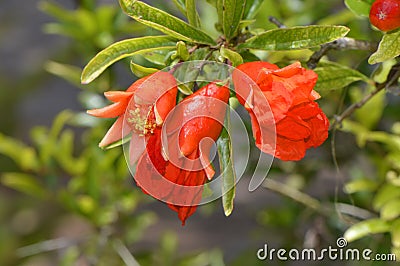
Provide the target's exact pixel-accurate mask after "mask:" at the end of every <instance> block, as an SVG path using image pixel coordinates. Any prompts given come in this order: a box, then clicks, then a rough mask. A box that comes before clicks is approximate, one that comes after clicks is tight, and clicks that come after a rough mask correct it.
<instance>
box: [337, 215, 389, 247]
mask: <svg viewBox="0 0 400 266" xmlns="http://www.w3.org/2000/svg"><path fill="white" fill-rule="evenodd" d="M389 230H390V224H389V223H388V222H386V221H384V220H381V219H377V218H375V219H369V220H365V221H362V222H359V223H356V224H355V225H353V226H351V227H350V228H349V229H347V230H346V232H345V233H344V238H345V239H347V241H349V242H352V241H354V240H357V239H360V238H362V237H365V236H368V235H371V234H378V233H385V232H388V231H389Z"/></svg>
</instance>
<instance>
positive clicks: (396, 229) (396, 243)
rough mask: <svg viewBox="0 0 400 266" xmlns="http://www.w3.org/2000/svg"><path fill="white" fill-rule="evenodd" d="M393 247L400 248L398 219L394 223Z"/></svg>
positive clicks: (392, 233)
mask: <svg viewBox="0 0 400 266" xmlns="http://www.w3.org/2000/svg"><path fill="white" fill-rule="evenodd" d="M391 235H392V245H393V246H395V247H400V219H396V220H395V221H394V222H393V223H392V230H391Z"/></svg>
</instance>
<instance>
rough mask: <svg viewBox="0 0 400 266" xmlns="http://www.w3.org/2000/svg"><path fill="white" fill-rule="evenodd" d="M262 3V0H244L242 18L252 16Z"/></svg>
mask: <svg viewBox="0 0 400 266" xmlns="http://www.w3.org/2000/svg"><path fill="white" fill-rule="evenodd" d="M263 3H264V0H246V6H245V8H244V13H243V18H244V19H252V18H254V17H255V16H256V15H257V13H258V11H259V10H260V7H261V5H262V4H263Z"/></svg>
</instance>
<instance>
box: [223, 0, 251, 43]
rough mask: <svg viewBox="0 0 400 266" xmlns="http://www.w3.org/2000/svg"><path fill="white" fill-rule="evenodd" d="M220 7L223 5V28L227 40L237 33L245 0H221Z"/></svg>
mask: <svg viewBox="0 0 400 266" xmlns="http://www.w3.org/2000/svg"><path fill="white" fill-rule="evenodd" d="M219 2H220V3H218V6H219V8H221V7H222V21H220V22H221V23H222V29H223V32H224V34H225V37H226V39H227V40H230V39H231V38H232V37H234V36H235V35H236V32H237V30H238V27H239V23H240V21H241V19H242V16H243V12H244V7H245V2H246V1H245V0H219Z"/></svg>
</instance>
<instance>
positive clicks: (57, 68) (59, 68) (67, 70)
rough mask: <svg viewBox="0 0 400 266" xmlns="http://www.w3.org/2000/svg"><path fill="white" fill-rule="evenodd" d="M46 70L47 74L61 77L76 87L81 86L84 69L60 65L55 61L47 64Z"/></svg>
mask: <svg viewBox="0 0 400 266" xmlns="http://www.w3.org/2000/svg"><path fill="white" fill-rule="evenodd" d="M44 68H45V69H46V71H47V72H49V73H51V74H53V75H56V76H59V77H61V78H63V79H65V80H67V81H68V82H70V83H71V84H73V85H75V86H79V85H80V82H79V81H80V77H81V73H82V69H80V68H79V67H76V66H72V65H67V64H60V63H57V62H54V61H49V62H46V64H45V65H44Z"/></svg>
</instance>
